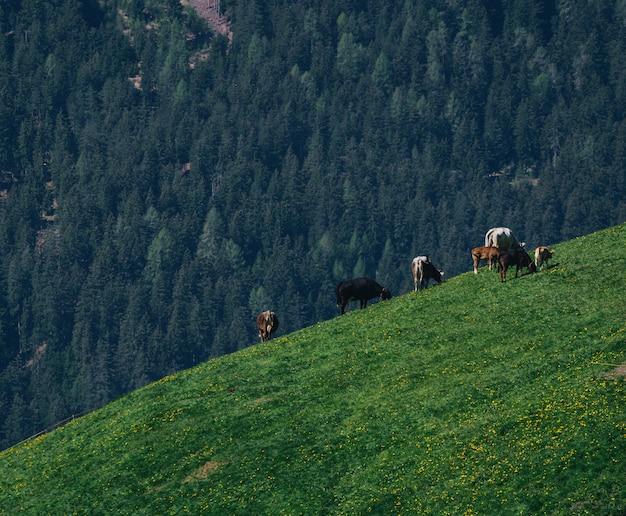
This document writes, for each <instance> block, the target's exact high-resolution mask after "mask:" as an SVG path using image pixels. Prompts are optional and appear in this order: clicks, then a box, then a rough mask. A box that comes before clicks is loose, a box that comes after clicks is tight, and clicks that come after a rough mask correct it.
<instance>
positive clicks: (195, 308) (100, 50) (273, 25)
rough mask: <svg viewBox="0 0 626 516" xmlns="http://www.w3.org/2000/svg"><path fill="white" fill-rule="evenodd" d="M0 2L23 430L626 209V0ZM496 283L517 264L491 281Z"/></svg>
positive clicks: (16, 368)
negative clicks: (264, 327)
mask: <svg viewBox="0 0 626 516" xmlns="http://www.w3.org/2000/svg"><path fill="white" fill-rule="evenodd" d="M221 10H222V12H223V14H224V15H225V16H226V17H227V18H228V20H229V22H230V30H231V32H232V40H231V41H229V39H228V38H226V37H224V36H221V35H217V34H215V33H214V32H213V31H212V30H211V29H210V28H209V26H208V25H207V24H206V23H205V21H204V20H203V19H201V18H200V17H199V16H198V15H197V14H196V13H195V12H194V11H193V10H192V9H191V8H190V7H189V6H188V5H184V4H181V3H179V2H178V1H177V0H167V1H165V2H163V1H160V2H157V1H156V0H103V1H101V2H98V1H97V0H13V1H11V2H2V3H1V4H0V242H1V245H0V448H4V447H7V446H10V445H11V444H13V443H16V442H18V441H19V440H21V439H23V438H24V437H26V436H29V435H32V434H34V433H36V432H38V431H41V430H43V429H46V428H49V427H50V426H51V425H53V424H55V423H56V422H58V421H61V420H63V419H65V418H67V417H71V416H72V415H73V414H79V413H82V412H84V411H87V410H90V409H93V408H95V407H98V406H101V405H103V404H105V403H107V402H108V401H110V400H112V399H113V398H115V397H118V396H120V395H121V394H123V393H125V392H128V391H130V390H133V389H136V388H138V387H141V386H143V385H145V384H146V383H148V382H150V381H153V380H156V379H158V378H161V377H162V376H164V375H167V374H171V373H173V372H175V371H178V370H181V369H184V368H188V367H190V366H192V365H194V364H197V363H199V362H201V361H204V360H207V359H208V358H211V357H216V356H219V355H222V354H225V353H230V352H233V351H235V350H238V349H241V348H244V347H247V346H250V345H253V344H255V343H256V342H258V337H257V332H256V328H255V324H254V319H255V316H256V314H257V313H258V312H260V311H261V310H265V309H267V308H271V309H273V310H274V311H276V312H277V314H278V316H279V318H280V324H281V325H280V330H279V333H286V332H291V331H294V330H298V329H300V328H302V327H305V326H308V325H311V324H314V323H316V322H317V321H321V320H326V319H329V318H331V317H335V316H337V315H338V314H339V311H338V309H337V308H336V306H335V296H334V286H335V284H336V283H337V282H338V281H340V280H342V279H346V278H349V277H356V276H361V275H369V276H372V277H374V278H376V280H377V281H378V282H379V283H381V284H383V285H386V286H388V287H390V289H391V291H392V293H393V294H394V295H399V294H403V293H406V292H408V291H409V290H410V289H411V288H412V278H411V275H410V263H411V260H412V258H413V257H414V256H415V255H417V254H429V255H430V256H431V259H432V260H433V262H435V264H436V265H437V266H438V267H439V268H442V269H443V270H444V271H445V273H446V277H449V276H453V275H456V274H459V273H463V272H466V271H469V270H471V267H472V264H471V259H470V255H469V251H470V249H471V248H472V247H475V246H477V245H482V243H483V238H484V234H485V231H486V230H487V229H489V228H490V227H492V226H509V227H511V228H512V229H513V231H514V232H515V234H516V236H517V237H518V238H519V239H520V240H524V241H525V242H526V243H527V247H528V248H529V249H532V248H534V247H535V246H537V245H549V244H553V243H557V242H560V241H563V240H567V239H570V238H573V237H576V236H579V235H583V234H587V233H589V232H592V231H595V230H598V229H601V228H605V227H608V226H611V225H614V224H617V223H620V222H623V221H624V220H626V172H625V171H626V120H625V114H626V60H624V57H623V56H624V55H626V2H624V1H623V0H619V1H607V0H597V1H595V2H588V1H583V0H547V1H539V0H536V1H532V0H511V1H507V0H469V1H467V2H457V1H456V0H452V1H450V0H446V1H444V0H428V1H426V0H404V1H398V2H389V1H384V0H358V1H355V0H340V1H331V0H296V1H294V0H291V1H286V0H223V2H222V4H221ZM494 282H497V278H496V275H495V274H494Z"/></svg>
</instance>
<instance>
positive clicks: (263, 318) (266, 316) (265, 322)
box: [256, 310, 278, 342]
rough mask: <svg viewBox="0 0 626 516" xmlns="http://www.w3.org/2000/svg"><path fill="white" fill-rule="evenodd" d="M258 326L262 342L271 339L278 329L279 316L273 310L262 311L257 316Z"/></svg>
mask: <svg viewBox="0 0 626 516" xmlns="http://www.w3.org/2000/svg"><path fill="white" fill-rule="evenodd" d="M256 326H257V328H258V329H259V338H260V339H261V342H265V341H266V340H270V339H271V338H272V333H274V332H275V331H276V330H277V329H278V317H276V314H275V313H274V312H272V311H271V310H265V312H261V313H260V314H259V315H258V316H257V318H256Z"/></svg>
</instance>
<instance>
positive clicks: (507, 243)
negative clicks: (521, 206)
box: [485, 227, 526, 253]
mask: <svg viewBox="0 0 626 516" xmlns="http://www.w3.org/2000/svg"><path fill="white" fill-rule="evenodd" d="M485 247H497V248H498V249H499V250H500V252H501V253H502V252H504V251H511V250H513V249H524V248H525V247H526V244H525V243H524V242H519V241H518V240H517V238H515V236H514V235H513V232H512V231H511V230H510V229H509V228H502V227H500V228H491V229H490V230H489V231H487V233H486V234H485Z"/></svg>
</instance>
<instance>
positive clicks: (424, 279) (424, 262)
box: [411, 256, 443, 291]
mask: <svg viewBox="0 0 626 516" xmlns="http://www.w3.org/2000/svg"><path fill="white" fill-rule="evenodd" d="M411 272H412V273H413V285H414V286H415V290H416V291H417V290H418V287H419V288H424V287H427V286H428V280H430V279H434V280H435V281H436V282H437V283H441V277H442V276H443V271H440V270H439V269H437V268H436V267H435V266H434V265H433V263H432V262H431V261H430V258H429V257H428V256H416V257H415V258H413V262H412V263H411Z"/></svg>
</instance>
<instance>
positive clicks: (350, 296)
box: [335, 277, 391, 315]
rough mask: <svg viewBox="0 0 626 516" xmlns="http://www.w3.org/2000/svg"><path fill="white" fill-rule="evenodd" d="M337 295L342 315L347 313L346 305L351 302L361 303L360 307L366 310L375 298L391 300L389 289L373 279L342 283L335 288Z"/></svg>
mask: <svg viewBox="0 0 626 516" xmlns="http://www.w3.org/2000/svg"><path fill="white" fill-rule="evenodd" d="M335 293H336V294H337V306H338V307H339V309H340V310H341V315H343V314H344V313H346V305H347V304H348V303H349V302H350V301H359V303H360V304H359V306H360V307H361V308H365V307H366V306H367V302H368V301H369V300H370V299H373V298H375V297H380V298H381V299H382V300H385V299H391V292H389V289H388V288H387V287H382V286H380V285H379V284H378V283H376V282H375V281H374V280H373V279H372V278H367V277H364V278H355V279H351V280H346V281H342V282H341V283H339V285H337V287H336V288H335Z"/></svg>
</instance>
